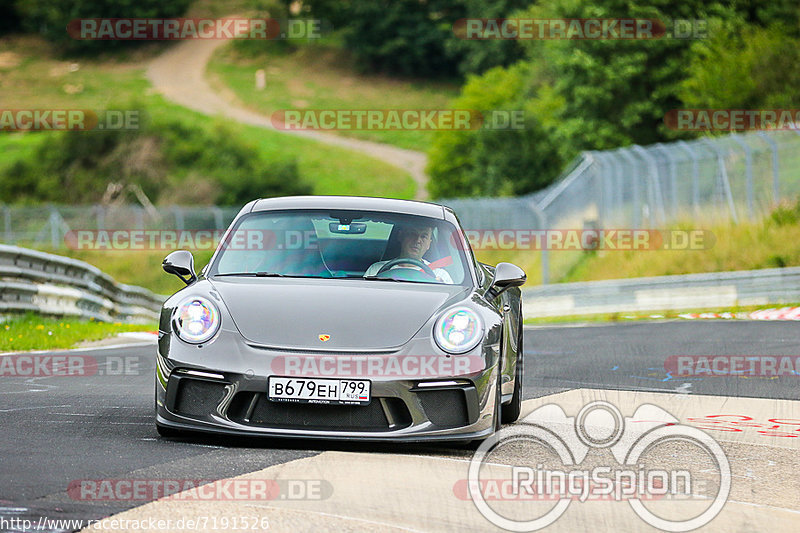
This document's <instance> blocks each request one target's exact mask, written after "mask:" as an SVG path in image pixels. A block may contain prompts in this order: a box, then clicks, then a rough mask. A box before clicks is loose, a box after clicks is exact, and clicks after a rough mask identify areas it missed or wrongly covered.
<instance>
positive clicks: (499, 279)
mask: <svg viewBox="0 0 800 533" xmlns="http://www.w3.org/2000/svg"><path fill="white" fill-rule="evenodd" d="M527 279H528V276H526V275H525V271H524V270H522V269H521V268H520V267H518V266H517V265H514V264H512V263H497V266H496V267H495V269H494V279H493V280H492V286H491V287H489V292H490V294H491V296H492V297H493V298H497V297H498V296H500V294H502V293H503V292H504V291H506V290H508V289H510V288H511V287H519V286H520V285H522V284H524V283H525V281H527Z"/></svg>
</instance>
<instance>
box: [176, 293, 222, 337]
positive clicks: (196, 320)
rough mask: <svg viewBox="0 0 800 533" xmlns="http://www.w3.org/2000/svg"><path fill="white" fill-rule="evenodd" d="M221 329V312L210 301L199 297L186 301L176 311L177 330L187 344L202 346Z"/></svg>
mask: <svg viewBox="0 0 800 533" xmlns="http://www.w3.org/2000/svg"><path fill="white" fill-rule="evenodd" d="M218 329H219V311H218V310H217V306H215V305H214V304H213V303H211V302H210V301H208V300H206V299H205V298H201V297H199V296H193V297H191V298H187V299H186V300H184V301H183V302H182V303H181V304H180V305H179V306H178V309H177V310H176V311H175V330H176V331H177V333H178V336H179V337H180V338H181V339H183V340H185V341H186V342H191V343H193V344H200V343H202V342H206V341H207V340H209V339H210V338H211V337H213V336H214V335H215V334H216V333H217V330H218Z"/></svg>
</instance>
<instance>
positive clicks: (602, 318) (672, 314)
mask: <svg viewBox="0 0 800 533" xmlns="http://www.w3.org/2000/svg"><path fill="white" fill-rule="evenodd" d="M777 307H800V303H789V304H780V305H778V304H776V305H744V306H734V307H725V308H711V309H687V310H682V311H675V310H672V309H670V310H667V311H647V312H644V311H642V312H630V313H628V312H621V313H599V314H593V315H568V316H559V317H539V318H526V319H525V324H529V325H547V324H566V323H575V322H619V323H624V322H635V321H640V320H674V319H677V318H680V315H683V314H686V313H692V314H695V313H696V314H700V313H713V314H723V313H730V314H731V315H736V314H737V313H741V314H749V313H752V312H754V311H761V310H763V309H774V308H777ZM697 320H706V319H697Z"/></svg>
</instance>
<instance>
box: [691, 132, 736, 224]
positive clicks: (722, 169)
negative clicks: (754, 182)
mask: <svg viewBox="0 0 800 533" xmlns="http://www.w3.org/2000/svg"><path fill="white" fill-rule="evenodd" d="M700 142H702V143H704V144H706V145H707V146H708V147H709V148H710V149H711V151H712V152H714V153H715V154H716V155H717V168H718V170H719V174H718V175H719V177H720V179H721V181H722V193H723V194H724V195H725V199H726V200H727V201H728V209H729V210H730V212H731V218H733V221H734V222H735V223H736V224H738V223H739V216H738V215H737V214H736V205H735V204H734V203H733V193H732V192H731V182H730V180H729V179H728V169H727V167H726V166H725V157H724V155H723V152H722V149H721V148H720V147H719V146H717V145H716V144H714V143H713V142H712V141H711V140H709V139H707V138H706V139H701V140H700Z"/></svg>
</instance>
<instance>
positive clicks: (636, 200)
mask: <svg viewBox="0 0 800 533" xmlns="http://www.w3.org/2000/svg"><path fill="white" fill-rule="evenodd" d="M619 154H620V155H621V156H622V157H624V158H625V159H627V160H628V162H629V163H630V165H631V180H632V181H631V189H632V190H633V198H632V203H633V221H632V222H633V223H632V224H631V226H632V229H639V228H640V226H641V225H642V205H641V203H642V199H641V193H640V191H639V179H638V176H637V175H636V169H637V167H638V166H639V165H638V164H637V163H636V158H635V157H633V154H632V153H631V152H630V150H629V149H627V148H622V149H620V151H619Z"/></svg>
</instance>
